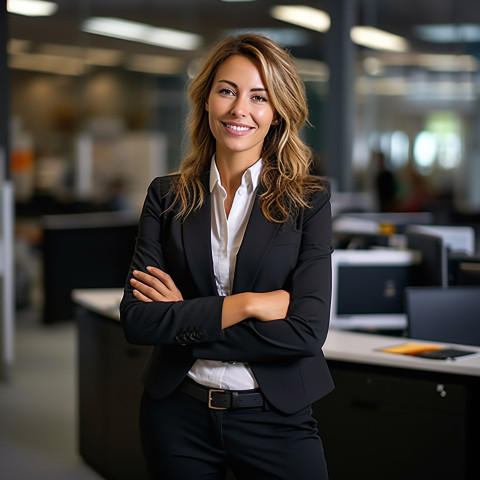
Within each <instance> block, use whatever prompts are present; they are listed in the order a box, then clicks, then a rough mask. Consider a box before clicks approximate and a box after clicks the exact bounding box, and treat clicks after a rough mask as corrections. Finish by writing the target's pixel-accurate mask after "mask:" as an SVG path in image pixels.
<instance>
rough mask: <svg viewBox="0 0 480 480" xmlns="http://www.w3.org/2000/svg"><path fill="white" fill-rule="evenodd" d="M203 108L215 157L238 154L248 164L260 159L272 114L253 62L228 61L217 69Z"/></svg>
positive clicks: (238, 57)
mask: <svg viewBox="0 0 480 480" xmlns="http://www.w3.org/2000/svg"><path fill="white" fill-rule="evenodd" d="M206 109H207V111H208V120H209V125H210V130H211V132H212V134H213V136H214V137H215V139H216V150H217V158H219V157H221V158H224V157H225V156H228V155H232V154H239V153H242V154H244V156H245V159H246V160H248V161H249V162H250V163H254V162H256V161H257V160H258V159H259V158H260V156H261V152H262V146H263V141H264V139H265V136H266V135H267V133H268V130H269V129H270V125H271V124H272V121H273V119H274V115H275V111H274V108H273V105H272V104H271V102H270V99H269V96H268V91H267V88H266V86H265V85H264V82H263V80H262V75H261V73H260V68H259V63H258V62H257V61H256V60H254V59H251V58H248V57H245V56H243V55H232V56H231V57H229V58H227V60H225V61H224V62H223V63H222V64H221V65H220V67H219V68H218V70H217V73H216V75H215V78H214V80H213V84H212V89H211V90H210V94H209V96H208V101H207V103H206Z"/></svg>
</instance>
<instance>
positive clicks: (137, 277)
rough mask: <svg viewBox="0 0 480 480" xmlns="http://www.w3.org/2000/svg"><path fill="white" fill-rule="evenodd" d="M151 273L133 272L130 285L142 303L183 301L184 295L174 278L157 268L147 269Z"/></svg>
mask: <svg viewBox="0 0 480 480" xmlns="http://www.w3.org/2000/svg"><path fill="white" fill-rule="evenodd" d="M147 271H148V272H149V273H145V272H141V271H140V270H134V271H133V277H134V278H131V279H130V284H131V285H132V287H133V288H134V290H133V295H134V296H135V298H137V299H138V300H141V301H142V302H178V301H181V300H183V296H182V293H181V292H180V290H179V289H178V288H177V286H176V285H175V283H174V281H173V280H172V277H170V275H168V273H165V272H164V271H163V270H160V269H159V268H156V267H147Z"/></svg>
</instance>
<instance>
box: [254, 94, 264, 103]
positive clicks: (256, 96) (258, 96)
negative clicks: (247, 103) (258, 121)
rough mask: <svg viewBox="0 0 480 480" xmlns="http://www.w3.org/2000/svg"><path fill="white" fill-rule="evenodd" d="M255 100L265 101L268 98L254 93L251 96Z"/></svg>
mask: <svg viewBox="0 0 480 480" xmlns="http://www.w3.org/2000/svg"><path fill="white" fill-rule="evenodd" d="M252 99H253V100H254V101H255V102H267V101H268V100H267V99H266V98H265V97H263V96H262V95H255V96H253V97H252Z"/></svg>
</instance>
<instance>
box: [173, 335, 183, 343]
mask: <svg viewBox="0 0 480 480" xmlns="http://www.w3.org/2000/svg"><path fill="white" fill-rule="evenodd" d="M175 340H176V341H177V342H178V343H185V334H184V333H177V334H176V335H175Z"/></svg>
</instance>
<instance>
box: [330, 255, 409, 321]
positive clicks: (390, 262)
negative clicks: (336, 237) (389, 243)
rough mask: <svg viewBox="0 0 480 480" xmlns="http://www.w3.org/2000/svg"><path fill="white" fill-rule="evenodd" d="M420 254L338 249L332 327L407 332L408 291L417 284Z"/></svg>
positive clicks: (333, 277)
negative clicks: (407, 289) (405, 330)
mask: <svg viewBox="0 0 480 480" xmlns="http://www.w3.org/2000/svg"><path fill="white" fill-rule="evenodd" d="M417 261H418V255H417V254H416V253H415V252H412V251H408V250H403V251H402V250H392V249H371V250H335V252H334V253H333V255H332V271H333V274H332V280H333V285H332V309H331V312H332V313H331V318H330V321H331V325H332V327H333V328H340V329H392V330H397V329H404V328H405V327H406V315H405V308H404V296H405V288H406V287H407V286H410V285H415V283H414V282H415V279H414V272H415V269H414V267H415V265H416V262H417Z"/></svg>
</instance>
